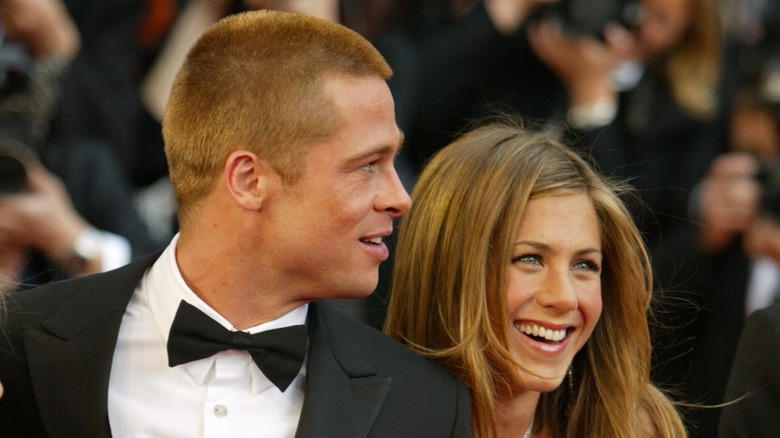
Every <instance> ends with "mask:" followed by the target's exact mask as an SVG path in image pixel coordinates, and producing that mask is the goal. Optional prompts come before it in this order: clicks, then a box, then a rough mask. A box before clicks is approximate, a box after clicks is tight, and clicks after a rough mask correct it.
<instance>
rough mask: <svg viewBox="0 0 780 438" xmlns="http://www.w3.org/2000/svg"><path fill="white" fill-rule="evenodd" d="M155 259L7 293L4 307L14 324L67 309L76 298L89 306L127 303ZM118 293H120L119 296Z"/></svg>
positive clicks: (146, 259)
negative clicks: (93, 301)
mask: <svg viewBox="0 0 780 438" xmlns="http://www.w3.org/2000/svg"><path fill="white" fill-rule="evenodd" d="M155 258H156V257H152V258H144V259H142V260H138V261H136V262H133V263H130V264H128V265H125V266H122V267H120V268H117V269H115V270H112V271H108V272H104V273H100V274H92V275H85V276H82V277H76V278H71V279H67V280H59V281H55V282H51V283H47V284H43V285H40V286H36V287H34V288H30V289H20V290H16V291H14V292H11V293H8V294H7V295H6V296H5V297H4V302H3V305H4V307H5V309H4V310H5V311H6V312H7V314H8V316H9V318H10V320H11V321H13V320H14V319H15V317H22V318H23V319H30V318H32V319H35V318H36V317H40V318H43V317H45V316H47V315H50V314H51V313H54V312H56V311H57V310H59V309H62V308H63V307H65V306H66V304H67V303H69V302H70V301H72V300H73V299H74V298H76V297H81V298H80V299H83V300H84V302H83V304H85V305H86V304H89V301H90V299H89V297H94V298H95V299H96V300H100V301H102V302H107V301H111V300H113V299H122V300H123V299H124V296H125V295H127V297H128V298H129V294H128V293H127V291H132V290H134V289H135V286H136V285H137V284H138V281H139V280H140V278H141V277H142V276H143V273H144V272H145V271H146V270H147V269H148V267H149V266H150V264H151V263H152V262H153V260H154V259H155ZM117 292H121V293H119V294H117Z"/></svg>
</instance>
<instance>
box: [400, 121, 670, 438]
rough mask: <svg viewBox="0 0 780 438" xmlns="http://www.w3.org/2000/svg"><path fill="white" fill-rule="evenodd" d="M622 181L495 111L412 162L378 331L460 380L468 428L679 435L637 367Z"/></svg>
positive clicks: (642, 317)
mask: <svg viewBox="0 0 780 438" xmlns="http://www.w3.org/2000/svg"><path fill="white" fill-rule="evenodd" d="M623 192H624V187H623V186H618V185H613V184H612V183H609V182H607V181H605V180H604V179H602V178H600V177H599V176H598V175H597V174H596V173H595V172H594V171H593V170H592V169H591V168H590V167H589V166H588V164H587V163H586V162H585V161H584V160H583V159H582V158H580V157H579V156H578V155H577V154H576V153H575V152H573V151H571V150H570V149H568V148H566V147H565V146H562V145H561V144H559V143H557V142H555V141H553V140H551V139H550V138H549V137H547V136H545V135H543V134H535V133H530V132H527V131H525V130H523V129H522V128H520V127H518V126H515V125H513V124H511V123H506V122H504V123H496V124H489V125H486V126H484V127H481V128H477V129H475V130H473V131H471V132H470V133H467V134H466V135H464V136H463V137H461V138H460V139H459V140H456V141H455V142H454V143H453V144H451V145H449V146H448V147H446V148H444V149H443V150H441V151H440V152H439V153H437V155H436V156H435V157H434V158H433V160H432V161H431V162H430V164H429V165H428V166H427V167H426V169H425V170H424V171H423V172H422V174H421V176H420V178H419V180H418V182H417V183H416V185H415V189H414V192H413V195H412V196H413V199H414V206H413V207H412V209H411V210H410V212H409V214H408V215H407V216H406V217H405V218H404V219H403V221H402V224H401V229H400V234H399V241H398V248H397V253H396V257H395V272H394V277H393V290H392V293H391V299H390V303H389V308H388V315H387V319H386V322H385V331H386V332H387V333H388V334H389V335H390V336H392V337H395V338H396V339H398V340H400V341H402V342H404V343H406V344H407V345H409V346H410V347H411V348H413V349H415V350H418V351H420V352H422V353H423V354H426V355H428V356H431V357H434V358H436V359H438V360H439V361H440V362H441V363H442V364H443V365H444V366H445V367H447V368H449V369H450V370H451V371H452V372H454V373H455V374H457V375H459V376H460V377H461V378H462V379H463V381H464V382H465V383H466V384H467V385H468V386H469V387H470V388H471V391H472V414H473V426H472V429H473V432H474V436H476V437H504V436H507V437H509V436H513V437H529V436H537V437H538V436H544V437H582V436H594V437H596V436H598V437H639V436H685V430H684V428H683V425H682V422H681V420H680V417H679V416H678V414H677V412H676V411H675V409H674V408H673V406H672V404H671V402H670V401H669V400H668V399H667V398H666V397H665V396H664V395H663V394H662V393H661V392H659V391H658V390H657V389H656V388H655V387H653V386H652V385H651V384H650V382H649V373H650V356H651V350H650V337H649V333H648V326H647V319H646V311H647V309H648V306H649V303H650V298H651V288H652V287H651V284H652V278H651V277H652V274H651V269H650V262H649V259H648V255H647V251H646V249H645V247H644V244H643V241H642V236H641V235H640V234H639V232H638V231H637V228H636V226H635V225H634V223H633V221H632V219H631V216H630V214H629V213H628V211H627V210H626V208H625V207H624V205H623V204H622V202H621V201H620V200H619V198H618V196H619V194H620V193H623ZM564 379H565V380H567V383H566V384H563V381H564Z"/></svg>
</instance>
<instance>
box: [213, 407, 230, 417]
mask: <svg viewBox="0 0 780 438" xmlns="http://www.w3.org/2000/svg"><path fill="white" fill-rule="evenodd" d="M214 415H216V416H217V417H219V418H223V417H226V416H227V408H226V407H225V406H222V405H215V406H214Z"/></svg>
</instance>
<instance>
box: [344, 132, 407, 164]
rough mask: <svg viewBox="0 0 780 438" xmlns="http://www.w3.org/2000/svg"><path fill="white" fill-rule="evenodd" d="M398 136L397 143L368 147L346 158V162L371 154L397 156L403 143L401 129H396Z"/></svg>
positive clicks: (358, 159)
mask: <svg viewBox="0 0 780 438" xmlns="http://www.w3.org/2000/svg"><path fill="white" fill-rule="evenodd" d="M398 134H399V138H398V144H397V145H394V144H393V145H391V144H385V145H382V146H378V147H376V148H373V149H370V150H368V151H363V152H362V153H360V154H358V155H355V156H353V157H349V159H347V162H350V163H352V162H355V161H360V160H363V159H365V158H366V157H369V156H371V155H388V154H392V155H393V156H394V157H395V156H397V155H398V154H399V153H400V152H401V148H402V147H403V144H404V138H405V137H404V133H403V131H401V130H399V131H398Z"/></svg>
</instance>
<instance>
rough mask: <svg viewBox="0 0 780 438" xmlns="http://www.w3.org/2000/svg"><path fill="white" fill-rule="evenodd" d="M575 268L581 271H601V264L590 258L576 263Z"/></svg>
mask: <svg viewBox="0 0 780 438" xmlns="http://www.w3.org/2000/svg"><path fill="white" fill-rule="evenodd" d="M574 269H577V270H580V271H593V272H601V266H599V265H598V264H597V263H596V262H593V261H590V260H582V261H579V262H577V263H575V264H574Z"/></svg>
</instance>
